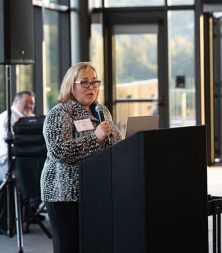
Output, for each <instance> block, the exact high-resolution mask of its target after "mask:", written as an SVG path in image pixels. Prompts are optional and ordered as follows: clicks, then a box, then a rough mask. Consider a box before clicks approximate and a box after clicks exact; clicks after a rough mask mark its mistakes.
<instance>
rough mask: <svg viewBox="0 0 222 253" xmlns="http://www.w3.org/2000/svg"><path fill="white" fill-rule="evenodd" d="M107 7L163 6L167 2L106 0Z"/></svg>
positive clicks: (153, 0)
mask: <svg viewBox="0 0 222 253" xmlns="http://www.w3.org/2000/svg"><path fill="white" fill-rule="evenodd" d="M104 3H105V7H129V6H135V7H138V6H162V5H164V4H165V0H149V1H147V0H131V1H129V0H121V1H119V0H104Z"/></svg>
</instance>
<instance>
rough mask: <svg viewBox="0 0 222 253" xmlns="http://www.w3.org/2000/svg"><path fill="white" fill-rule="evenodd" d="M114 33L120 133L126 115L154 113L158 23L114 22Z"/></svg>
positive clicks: (155, 109) (156, 108)
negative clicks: (128, 23) (123, 24)
mask: <svg viewBox="0 0 222 253" xmlns="http://www.w3.org/2000/svg"><path fill="white" fill-rule="evenodd" d="M114 33H115V35H114V36H113V54H114V63H113V70H114V84H115V92H114V94H115V100H114V102H115V103H114V104H115V105H116V107H115V109H114V113H115V119H116V124H117V125H118V127H119V128H120V130H121V133H122V134H123V136H124V130H125V123H126V118H127V117H129V116H143V115H153V114H157V113H158V97H159V95H158V86H159V83H158V60H157V59H158V47H157V45H158V27H157V25H155V24H147V25H126V26H115V27H114ZM135 45H136V46H135Z"/></svg>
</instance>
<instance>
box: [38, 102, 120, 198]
mask: <svg viewBox="0 0 222 253" xmlns="http://www.w3.org/2000/svg"><path fill="white" fill-rule="evenodd" d="M103 112H104V116H105V119H106V120H107V121H109V122H110V126H111V134H110V142H109V140H108V138H106V139H105V140H104V141H102V142H98V140H97V138H96V136H95V134H94V131H95V130H94V129H92V130H86V131H77V129H76V127H75V124H74V122H75V121H77V120H82V119H88V118H89V119H90V120H91V122H92V124H93V126H94V128H96V127H97V126H98V125H99V120H98V119H96V118H95V117H94V116H92V115H91V114H89V113H88V111H86V110H85V109H84V108H83V107H82V106H81V105H80V104H79V103H78V102H76V101H71V100H70V101H68V102H65V103H59V104H57V105H56V106H54V107H53V108H52V109H51V110H50V111H49V113H48V114H47V116H46V118H45V122H44V126H43V135H44V138H45V141H46V146H47V158H46V161H45V165H44V168H43V170H42V175H41V198H42V200H43V201H49V202H50V201H53V202H56V201H78V189H79V165H78V161H79V160H81V159H84V158H87V157H88V156H91V155H93V154H95V153H97V152H100V151H102V150H104V149H106V148H108V147H109V146H111V145H113V144H115V143H117V142H119V141H121V135H120V131H119V130H118V128H117V127H116V126H115V125H114V124H113V121H112V117H111V114H110V112H109V111H108V109H107V108H106V107H105V106H103Z"/></svg>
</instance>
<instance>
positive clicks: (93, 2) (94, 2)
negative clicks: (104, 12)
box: [89, 0, 102, 9]
mask: <svg viewBox="0 0 222 253" xmlns="http://www.w3.org/2000/svg"><path fill="white" fill-rule="evenodd" d="M99 7H102V1H101V0H89V9H92V8H99Z"/></svg>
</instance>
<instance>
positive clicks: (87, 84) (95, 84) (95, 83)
mask: <svg viewBox="0 0 222 253" xmlns="http://www.w3.org/2000/svg"><path fill="white" fill-rule="evenodd" d="M75 83H76V84H80V85H81V86H82V87H83V88H89V87H90V86H91V85H92V87H93V88H99V86H100V84H101V81H99V80H95V81H91V82H90V81H78V82H75Z"/></svg>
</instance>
